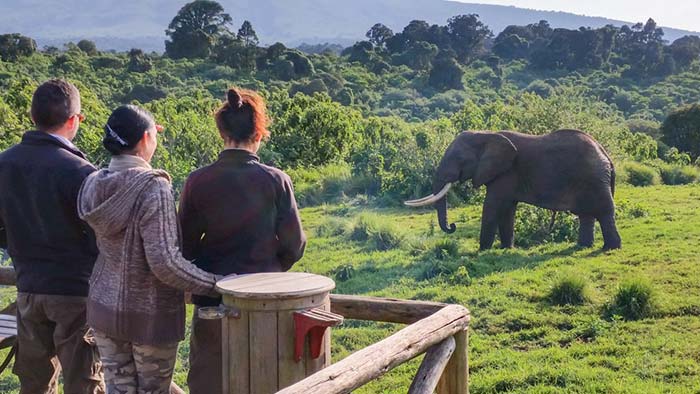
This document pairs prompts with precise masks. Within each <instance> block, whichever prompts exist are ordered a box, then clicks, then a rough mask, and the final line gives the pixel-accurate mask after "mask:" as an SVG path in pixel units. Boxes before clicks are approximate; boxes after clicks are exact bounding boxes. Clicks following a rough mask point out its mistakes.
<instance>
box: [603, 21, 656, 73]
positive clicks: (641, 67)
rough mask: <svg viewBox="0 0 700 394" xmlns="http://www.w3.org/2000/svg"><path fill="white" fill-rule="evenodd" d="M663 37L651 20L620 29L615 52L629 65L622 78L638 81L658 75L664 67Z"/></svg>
mask: <svg viewBox="0 0 700 394" xmlns="http://www.w3.org/2000/svg"><path fill="white" fill-rule="evenodd" d="M663 36H664V31H663V29H661V28H660V27H657V25H656V22H655V21H654V20H653V19H651V18H650V19H649V20H648V21H647V22H646V23H645V24H642V23H637V24H636V25H634V26H632V27H631V28H630V27H629V26H622V27H621V28H620V33H619V35H618V38H617V45H616V52H617V53H619V55H620V56H621V57H622V60H624V62H625V63H626V64H629V65H630V68H629V69H627V70H625V72H624V73H623V76H624V77H627V78H633V79H639V78H642V77H647V76H653V75H658V74H659V69H662V68H663V67H664V39H663ZM667 68H668V67H667V66H666V67H665V68H663V69H667Z"/></svg>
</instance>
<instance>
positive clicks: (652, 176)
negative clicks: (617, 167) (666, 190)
mask: <svg viewBox="0 0 700 394" xmlns="http://www.w3.org/2000/svg"><path fill="white" fill-rule="evenodd" d="M624 171H625V173H626V174H627V182H628V183H629V184H631V185H632V186H651V185H656V184H657V183H659V180H658V173H657V172H656V171H655V170H654V169H653V168H651V167H649V166H645V165H644V164H639V163H633V162H630V163H626V164H625V166H624Z"/></svg>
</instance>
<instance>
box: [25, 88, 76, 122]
mask: <svg viewBox="0 0 700 394" xmlns="http://www.w3.org/2000/svg"><path fill="white" fill-rule="evenodd" d="M79 112H80V92H78V88H76V87H75V85H73V84H72V83H70V82H68V81H64V80H62V79H51V80H48V81H46V82H44V83H43V84H41V86H39V87H38V88H37V89H36V91H35V92H34V96H33V97H32V119H34V123H35V124H36V126H37V127H38V128H39V130H47V131H51V130H54V129H57V128H59V127H61V126H62V125H63V124H65V123H66V122H67V121H68V119H70V117H71V116H74V115H77V114H78V113H79Z"/></svg>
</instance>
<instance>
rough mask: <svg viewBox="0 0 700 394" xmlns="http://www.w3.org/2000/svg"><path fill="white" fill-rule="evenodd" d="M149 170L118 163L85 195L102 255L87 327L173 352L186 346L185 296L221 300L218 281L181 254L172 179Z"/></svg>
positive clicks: (93, 180) (87, 185)
mask: <svg viewBox="0 0 700 394" xmlns="http://www.w3.org/2000/svg"><path fill="white" fill-rule="evenodd" d="M115 161H116V163H115ZM142 163H143V164H139V162H138V160H134V158H128V159H127V158H121V159H120V158H119V156H116V157H115V158H114V159H113V162H112V165H110V169H105V170H100V171H97V172H95V173H93V174H92V175H90V176H89V177H88V178H87V179H86V180H85V182H84V183H83V185H82V187H81V189H80V193H79V195H78V213H79V215H80V217H81V218H82V219H83V220H85V221H86V222H87V223H88V224H89V225H90V226H91V227H92V228H93V230H94V231H95V235H96V237H97V246H98V248H99V250H100V254H99V256H98V258H97V262H96V263H95V268H94V271H93V273H92V277H91V279H90V294H89V297H88V306H87V320H88V324H89V325H90V326H91V327H92V328H94V329H96V330H99V331H102V332H103V333H105V334H106V335H107V336H110V337H113V338H117V339H121V340H125V341H130V342H135V343H139V344H144V345H158V344H167V343H173V342H177V341H180V340H182V339H183V338H184V334H185V302H184V292H183V291H190V292H193V293H196V294H202V295H214V294H216V293H215V291H214V285H215V282H216V277H215V276H214V275H213V274H210V273H207V272H205V271H202V270H200V269H198V268H197V267H195V266H194V265H192V264H191V263H190V262H189V261H187V260H185V259H184V258H183V257H182V255H181V254H180V250H179V242H180V230H179V226H178V223H177V217H176V212H175V203H174V200H173V195H172V191H171V186H170V177H169V175H168V174H167V173H166V172H164V171H158V170H155V171H154V170H151V169H150V166H148V164H147V163H146V162H145V161H144V162H142ZM115 169H118V170H115Z"/></svg>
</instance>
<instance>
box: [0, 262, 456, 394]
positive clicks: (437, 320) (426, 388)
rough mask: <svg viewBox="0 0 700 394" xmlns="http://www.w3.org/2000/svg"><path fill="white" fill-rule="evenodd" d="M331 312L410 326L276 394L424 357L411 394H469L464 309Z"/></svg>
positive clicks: (401, 305) (359, 378) (360, 302)
mask: <svg viewBox="0 0 700 394" xmlns="http://www.w3.org/2000/svg"><path fill="white" fill-rule="evenodd" d="M15 280H16V279H15V272H14V269H12V268H7V267H0V285H8V286H12V285H15ZM331 311H332V312H334V313H337V314H340V315H343V316H344V317H345V318H346V319H354V320H368V321H377V322H390V323H401V324H410V325H409V326H407V327H405V328H403V329H402V330H400V331H399V332H397V333H395V334H394V335H392V336H390V337H388V338H386V339H384V340H382V341H380V342H377V343H375V344H373V345H371V346H369V347H367V348H364V349H362V350H359V351H357V352H355V353H353V354H351V355H350V356H348V357H347V358H345V359H344V360H341V361H339V362H338V363H336V364H333V365H331V366H330V367H328V368H326V369H323V370H321V371H319V372H317V373H315V374H314V375H311V376H309V377H307V378H306V379H304V380H302V381H300V382H298V383H296V384H294V385H292V386H290V387H287V388H285V389H284V390H282V391H279V392H278V394H314V393H318V394H321V393H322V394H340V393H350V392H352V390H355V389H357V388H358V387H361V386H363V385H365V384H367V383H369V382H370V381H372V380H374V379H377V378H379V377H381V376H382V375H384V374H385V373H387V372H388V371H390V370H392V369H394V368H395V367H397V366H399V365H401V364H403V363H405V362H407V361H409V360H411V359H413V358H415V357H417V356H419V355H421V354H423V353H426V356H425V358H424V359H423V362H422V364H421V367H420V368H419V370H418V373H417V374H416V377H415V379H414V381H413V383H412V384H411V387H410V389H409V391H408V392H409V394H419V393H420V394H431V393H433V392H434V391H436V392H437V393H438V394H468V392H469V386H468V379H469V367H468V356H467V346H468V327H469V320H470V315H469V311H468V310H467V309H466V308H464V307H463V306H461V305H448V304H443V303H437V302H426V301H407V300H398V299H391V298H377V297H362V296H349V295H339V294H331ZM436 385H437V387H436ZM172 389H174V388H171V390H172ZM171 392H175V391H174V390H172V391H171Z"/></svg>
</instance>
